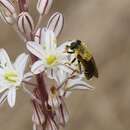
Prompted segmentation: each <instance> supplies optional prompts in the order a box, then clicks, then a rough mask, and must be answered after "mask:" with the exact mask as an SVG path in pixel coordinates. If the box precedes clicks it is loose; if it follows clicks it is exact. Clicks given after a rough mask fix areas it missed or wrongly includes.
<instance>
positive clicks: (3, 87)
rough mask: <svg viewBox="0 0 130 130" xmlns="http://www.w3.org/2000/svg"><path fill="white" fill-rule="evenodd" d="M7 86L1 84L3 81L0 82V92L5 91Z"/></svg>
mask: <svg viewBox="0 0 130 130" xmlns="http://www.w3.org/2000/svg"><path fill="white" fill-rule="evenodd" d="M0 85H1V84H0ZM8 88H9V86H6V85H4V86H3V83H2V86H0V93H2V92H3V91H5V90H6V89H8Z"/></svg>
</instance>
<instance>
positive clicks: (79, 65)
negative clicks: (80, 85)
mask: <svg viewBox="0 0 130 130" xmlns="http://www.w3.org/2000/svg"><path fill="white" fill-rule="evenodd" d="M78 67H79V72H80V74H81V73H82V70H81V64H80V61H79V60H78Z"/></svg>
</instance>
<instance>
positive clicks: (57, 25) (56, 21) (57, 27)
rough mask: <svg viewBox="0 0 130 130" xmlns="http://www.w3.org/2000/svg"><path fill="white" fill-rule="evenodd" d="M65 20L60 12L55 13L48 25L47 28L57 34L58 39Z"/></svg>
mask: <svg viewBox="0 0 130 130" xmlns="http://www.w3.org/2000/svg"><path fill="white" fill-rule="evenodd" d="M63 25H64V18H63V15H62V14H61V13H59V12H56V13H54V14H53V15H52V16H51V17H50V19H49V21H48V24H47V28H48V29H49V30H51V31H53V32H54V33H55V36H56V37H57V36H58V35H59V34H60V32H61V31H62V29H63Z"/></svg>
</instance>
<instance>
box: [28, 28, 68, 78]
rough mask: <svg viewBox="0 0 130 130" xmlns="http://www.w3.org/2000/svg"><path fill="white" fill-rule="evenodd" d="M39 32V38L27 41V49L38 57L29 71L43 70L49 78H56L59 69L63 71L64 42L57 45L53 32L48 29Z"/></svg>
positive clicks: (39, 71) (38, 71)
mask: <svg viewBox="0 0 130 130" xmlns="http://www.w3.org/2000/svg"><path fill="white" fill-rule="evenodd" d="M39 32H40V39H38V38H37V39H36V41H35V42H34V41H29V42H28V43H27V49H28V50H29V51H30V52H31V53H32V54H33V55H35V56H36V57H38V58H39V59H38V61H36V62H35V63H34V64H33V65H32V68H31V71H32V72H33V73H34V74H39V73H41V72H43V71H44V72H46V74H47V76H48V77H49V78H51V79H55V80H57V78H59V76H61V75H59V73H60V71H64V70H63V68H64V67H63V64H64V63H65V62H66V54H65V53H64V52H63V51H64V44H63V45H60V46H59V47H57V42H56V37H55V34H54V32H52V31H50V30H47V29H42V31H39ZM39 41H40V44H39Z"/></svg>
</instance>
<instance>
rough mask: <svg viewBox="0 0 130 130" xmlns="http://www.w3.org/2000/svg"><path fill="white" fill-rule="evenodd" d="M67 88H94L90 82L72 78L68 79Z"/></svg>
mask: <svg viewBox="0 0 130 130" xmlns="http://www.w3.org/2000/svg"><path fill="white" fill-rule="evenodd" d="M68 86H69V88H68V90H69V91H71V90H76V89H77V90H87V89H94V88H93V86H91V85H90V84H88V83H87V82H85V81H80V80H73V81H70V82H69V84H68Z"/></svg>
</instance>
